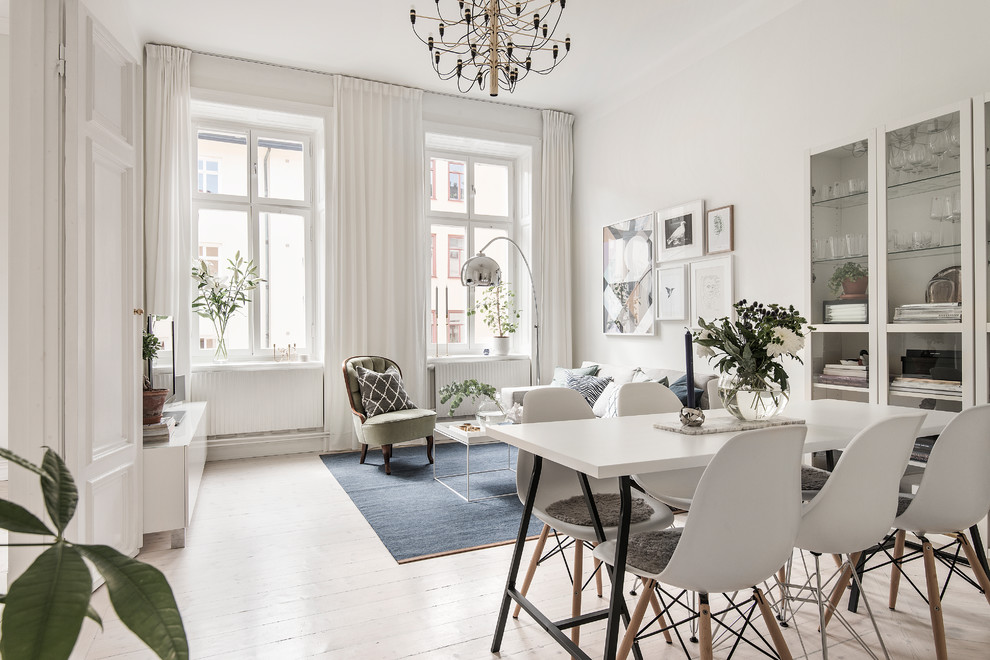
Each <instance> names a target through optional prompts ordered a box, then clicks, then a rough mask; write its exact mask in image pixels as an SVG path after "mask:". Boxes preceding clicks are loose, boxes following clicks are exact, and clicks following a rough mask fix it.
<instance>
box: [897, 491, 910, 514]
mask: <svg viewBox="0 0 990 660" xmlns="http://www.w3.org/2000/svg"><path fill="white" fill-rule="evenodd" d="M913 501H914V498H913V497H910V496H907V495H899V496H898V497H897V515H898V516H899V515H901V514H902V513H904V512H905V511H907V508H908V507H909V506H910V505H911V502H913Z"/></svg>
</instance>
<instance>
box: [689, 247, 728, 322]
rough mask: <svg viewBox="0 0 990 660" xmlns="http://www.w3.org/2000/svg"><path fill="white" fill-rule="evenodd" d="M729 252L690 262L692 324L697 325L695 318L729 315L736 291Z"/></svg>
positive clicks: (707, 319) (709, 318) (708, 319)
mask: <svg viewBox="0 0 990 660" xmlns="http://www.w3.org/2000/svg"><path fill="white" fill-rule="evenodd" d="M732 256H733V255H731V254H728V255H725V256H724V257H716V258H714V259H704V260H702V261H693V262H691V283H690V287H691V326H692V327H695V328H697V327H700V326H699V325H698V319H699V318H703V319H705V321H712V320H714V319H717V318H722V317H729V318H731V317H732V304H733V303H734V302H735V291H734V289H733V281H732V266H733V260H732Z"/></svg>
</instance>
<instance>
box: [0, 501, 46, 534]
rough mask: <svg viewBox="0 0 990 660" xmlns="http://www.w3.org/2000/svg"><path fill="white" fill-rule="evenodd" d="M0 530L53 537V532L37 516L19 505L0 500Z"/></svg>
mask: <svg viewBox="0 0 990 660" xmlns="http://www.w3.org/2000/svg"><path fill="white" fill-rule="evenodd" d="M0 528H2V529H6V530H9V531H11V532H23V533H25V534H46V535H48V536H55V532H53V531H51V530H50V529H48V526H47V525H45V523H43V522H41V521H40V520H39V519H38V518H37V516H35V515H34V514H33V513H31V512H30V511H28V510H27V509H25V508H24V507H22V506H21V505H20V504H14V503H13V502H8V501H7V500H0Z"/></svg>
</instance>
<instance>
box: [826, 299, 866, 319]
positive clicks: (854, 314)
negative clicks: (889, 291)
mask: <svg viewBox="0 0 990 660" xmlns="http://www.w3.org/2000/svg"><path fill="white" fill-rule="evenodd" d="M867 321H869V303H868V302H867V301H866V300H826V301H825V323H866V322H867Z"/></svg>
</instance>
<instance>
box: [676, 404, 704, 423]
mask: <svg viewBox="0 0 990 660" xmlns="http://www.w3.org/2000/svg"><path fill="white" fill-rule="evenodd" d="M704 423H705V412H704V411H703V410H702V409H701V408H688V407H686V406H685V407H684V408H681V424H682V425H684V426H701V425H702V424H704Z"/></svg>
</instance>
